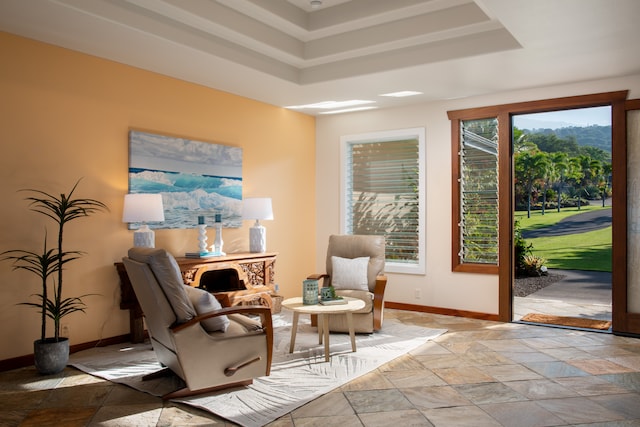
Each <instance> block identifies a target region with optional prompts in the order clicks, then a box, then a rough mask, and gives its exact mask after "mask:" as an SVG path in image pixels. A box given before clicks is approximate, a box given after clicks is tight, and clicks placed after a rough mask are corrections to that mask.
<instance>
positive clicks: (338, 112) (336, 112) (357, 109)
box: [318, 106, 378, 114]
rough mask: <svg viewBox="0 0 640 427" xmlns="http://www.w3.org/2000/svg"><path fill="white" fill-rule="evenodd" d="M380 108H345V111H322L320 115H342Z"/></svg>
mask: <svg viewBox="0 0 640 427" xmlns="http://www.w3.org/2000/svg"><path fill="white" fill-rule="evenodd" d="M376 108H378V107H373V106H371V107H355V108H345V109H344V110H331V111H322V112H320V113H318V114H340V113H351V112H353V111H364V110H374V109H376Z"/></svg>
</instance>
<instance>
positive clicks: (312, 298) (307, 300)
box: [302, 279, 318, 305]
mask: <svg viewBox="0 0 640 427" xmlns="http://www.w3.org/2000/svg"><path fill="white" fill-rule="evenodd" d="M302 303H303V304H305V305H313V304H317V303H318V281H317V280H315V279H307V280H303V281H302Z"/></svg>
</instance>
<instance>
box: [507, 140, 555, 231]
mask: <svg viewBox="0 0 640 427" xmlns="http://www.w3.org/2000/svg"><path fill="white" fill-rule="evenodd" d="M548 163H549V160H548V158H547V155H546V153H543V152H541V151H538V150H528V151H522V152H519V153H517V154H516V155H515V172H516V177H517V179H518V181H519V182H520V183H521V184H522V185H524V187H525V189H526V194H527V218H531V194H532V192H533V184H534V183H535V182H536V181H537V180H539V179H541V178H544V176H545V171H546V169H547V165H548Z"/></svg>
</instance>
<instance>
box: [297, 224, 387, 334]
mask: <svg viewBox="0 0 640 427" xmlns="http://www.w3.org/2000/svg"><path fill="white" fill-rule="evenodd" d="M384 262H385V239H384V236H362V235H332V236H330V237H329V245H328V247H327V259H326V273H323V274H313V275H311V276H309V277H308V278H309V279H316V280H322V282H321V285H322V286H323V287H328V286H333V287H334V289H335V291H336V295H339V296H347V297H353V298H359V299H361V300H363V301H364V302H365V306H364V308H363V309H361V310H358V311H356V312H354V314H353V323H354V329H355V332H359V333H372V332H374V331H377V330H379V329H380V328H382V322H383V318H384V291H385V287H386V286H387V277H386V276H385V275H384ZM313 322H314V323H315V319H313ZM329 330H330V331H334V332H348V331H349V329H348V327H347V322H346V317H345V316H340V315H335V316H329Z"/></svg>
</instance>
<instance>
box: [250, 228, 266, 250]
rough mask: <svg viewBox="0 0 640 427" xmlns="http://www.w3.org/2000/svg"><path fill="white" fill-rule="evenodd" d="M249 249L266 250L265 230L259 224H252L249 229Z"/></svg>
mask: <svg viewBox="0 0 640 427" xmlns="http://www.w3.org/2000/svg"><path fill="white" fill-rule="evenodd" d="M249 251H250V252H254V253H255V252H266V251H267V230H266V229H265V228H264V227H263V226H261V225H254V226H253V227H251V228H250V229H249Z"/></svg>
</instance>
